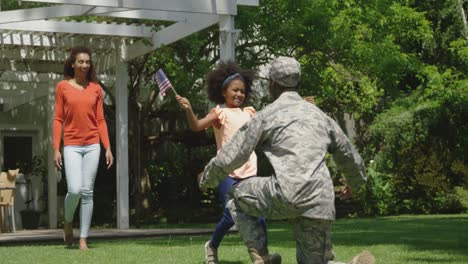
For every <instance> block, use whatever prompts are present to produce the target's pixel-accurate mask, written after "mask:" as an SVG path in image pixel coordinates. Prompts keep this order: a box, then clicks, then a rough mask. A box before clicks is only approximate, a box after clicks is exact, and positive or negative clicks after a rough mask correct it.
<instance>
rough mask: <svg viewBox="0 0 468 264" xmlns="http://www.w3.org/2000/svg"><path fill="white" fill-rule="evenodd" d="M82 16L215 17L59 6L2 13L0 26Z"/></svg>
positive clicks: (185, 18) (142, 10)
mask: <svg viewBox="0 0 468 264" xmlns="http://www.w3.org/2000/svg"><path fill="white" fill-rule="evenodd" d="M82 15H96V16H105V17H120V18H133V19H151V20H164V21H187V20H190V19H194V18H199V17H201V16H216V15H212V14H199V13H187V12H175V11H161V10H145V9H126V8H114V7H92V6H76V5H59V6H49V7H37V8H30V9H20V10H11V11H2V12H1V13H0V24H4V23H13V22H23V21H32V20H44V19H53V18H59V17H71V16H82Z"/></svg>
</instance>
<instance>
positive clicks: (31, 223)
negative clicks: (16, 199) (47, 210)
mask: <svg viewBox="0 0 468 264" xmlns="http://www.w3.org/2000/svg"><path fill="white" fill-rule="evenodd" d="M20 214H21V222H22V224H23V228H24V229H37V227H38V226H39V219H40V217H41V212H40V211H34V210H23V211H21V212H20Z"/></svg>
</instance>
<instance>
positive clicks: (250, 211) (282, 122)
mask: <svg viewBox="0 0 468 264" xmlns="http://www.w3.org/2000/svg"><path fill="white" fill-rule="evenodd" d="M300 76H301V69H300V65H299V62H297V61H296V60H295V59H293V58H289V57H279V58H277V59H275V60H273V61H272V62H271V67H270V72H269V78H270V81H269V91H270V94H271V96H272V97H273V99H275V101H274V102H273V103H271V104H270V105H268V106H267V107H266V108H265V109H264V110H262V111H260V112H258V113H257V115H255V116H254V117H253V118H252V119H251V120H250V121H248V122H247V123H246V124H245V125H244V126H242V127H241V128H240V129H239V131H238V132H237V133H236V134H235V135H234V136H233V137H232V138H231V140H230V141H229V142H228V143H227V144H226V145H224V146H223V147H222V149H221V150H220V151H219V152H218V154H217V156H216V157H215V158H213V159H212V160H211V161H210V162H209V163H208V165H207V166H206V167H205V170H204V172H203V174H202V175H201V177H200V188H213V187H216V186H217V185H218V183H219V182H220V181H221V180H222V179H223V178H224V177H225V175H226V173H229V172H230V171H232V170H234V169H235V168H237V167H239V166H240V165H242V164H243V163H244V162H246V161H247V159H248V157H249V155H250V153H252V151H253V150H254V149H255V147H256V146H259V147H260V149H262V150H263V151H264V152H265V155H266V156H267V158H268V159H269V161H270V163H271V165H272V166H273V169H274V175H273V176H271V177H250V178H248V179H246V180H244V181H242V182H240V183H238V184H237V185H234V187H233V188H232V189H231V191H230V193H229V195H228V198H227V199H228V201H227V207H228V208H229V210H230V212H231V215H232V216H233V218H234V221H235V222H236V223H237V225H238V228H239V233H240V236H241V238H242V240H243V241H244V242H245V245H246V246H247V248H248V252H249V255H250V258H251V259H252V263H255V264H262V263H281V257H280V256H279V255H277V254H274V255H269V253H268V249H267V244H266V234H265V231H264V230H263V229H262V227H261V225H260V224H259V223H258V221H257V220H256V219H257V217H265V218H267V219H290V220H292V223H293V225H294V235H295V239H296V259H297V262H298V263H301V264H305V263H311V264H319V263H320V264H324V263H338V262H332V261H331V260H333V258H334V254H333V251H332V243H331V235H330V233H331V231H330V225H331V222H332V221H333V220H334V219H335V206H334V198H335V197H334V196H335V195H334V188H333V182H332V179H331V177H330V173H329V171H328V168H327V166H326V162H325V155H326V153H327V152H329V153H331V154H332V155H333V156H334V158H335V161H336V162H337V164H338V165H339V166H341V168H342V169H343V173H344V174H345V178H346V180H347V185H346V186H345V187H344V188H343V190H342V196H344V197H350V195H351V194H352V191H356V190H358V189H359V187H360V186H361V185H363V184H364V183H365V181H366V176H365V168H364V163H363V161H362V159H361V157H360V156H359V154H358V153H357V152H356V150H355V149H354V147H353V146H352V145H351V143H350V142H349V140H348V138H347V137H346V135H345V134H344V133H343V131H342V130H341V129H340V127H339V126H338V125H337V124H336V122H335V121H334V120H333V119H331V118H330V117H328V116H327V115H325V114H324V113H323V112H322V111H321V110H320V109H319V108H317V107H316V106H315V105H313V104H310V103H308V102H307V101H305V100H304V99H302V98H301V97H300V96H299V94H298V93H297V91H296V87H297V85H298V83H299V80H300ZM350 263H353V264H358V263H359V264H364V263H365V264H373V263H375V259H374V257H373V256H372V254H370V253H369V252H368V251H363V252H362V253H360V254H359V255H357V256H356V257H354V258H353V260H351V262H350Z"/></svg>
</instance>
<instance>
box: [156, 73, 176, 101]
mask: <svg viewBox="0 0 468 264" xmlns="http://www.w3.org/2000/svg"><path fill="white" fill-rule="evenodd" d="M156 82H157V83H158V86H159V93H160V94H161V95H162V96H166V91H167V90H169V89H174V87H172V84H171V82H170V81H169V79H168V78H167V77H166V74H164V72H163V70H162V69H159V70H158V71H157V72H156ZM174 92H175V90H174Z"/></svg>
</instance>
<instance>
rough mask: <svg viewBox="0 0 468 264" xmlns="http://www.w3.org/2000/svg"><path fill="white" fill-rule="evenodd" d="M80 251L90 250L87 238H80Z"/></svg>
mask: <svg viewBox="0 0 468 264" xmlns="http://www.w3.org/2000/svg"><path fill="white" fill-rule="evenodd" d="M80 249H81V250H88V249H89V248H88V244H87V243H86V238H85V237H80Z"/></svg>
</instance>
